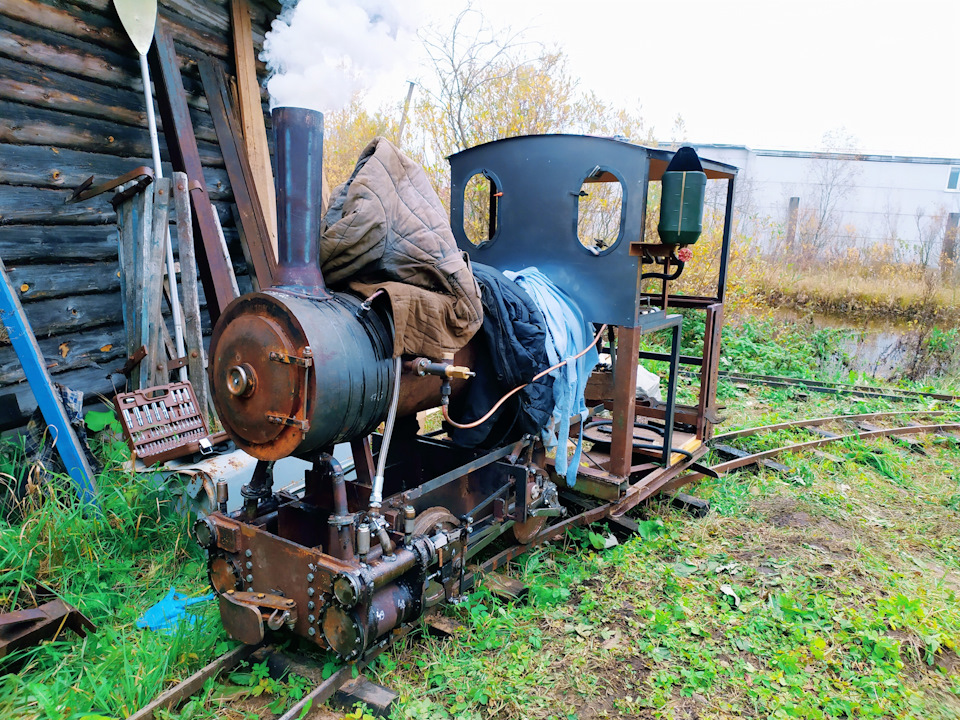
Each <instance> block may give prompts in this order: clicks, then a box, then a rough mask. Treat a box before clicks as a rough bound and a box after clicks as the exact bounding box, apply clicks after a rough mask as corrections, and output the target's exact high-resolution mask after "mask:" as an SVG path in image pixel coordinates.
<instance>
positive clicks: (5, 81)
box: [0, 57, 217, 164]
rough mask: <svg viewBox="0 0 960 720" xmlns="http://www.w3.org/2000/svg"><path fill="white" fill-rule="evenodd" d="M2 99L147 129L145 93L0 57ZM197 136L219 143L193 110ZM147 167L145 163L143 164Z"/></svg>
mask: <svg viewBox="0 0 960 720" xmlns="http://www.w3.org/2000/svg"><path fill="white" fill-rule="evenodd" d="M0 99H3V100H10V101H13V102H17V103H22V104H24V105H31V106H33V107H40V108H47V109H49V110H56V111H59V112H66V113H71V114H76V115H86V116H89V117H95V118H100V119H101V120H108V121H110V122H112V123H122V124H126V125H131V126H133V127H138V128H142V129H145V128H146V127H147V120H146V112H145V111H144V109H143V92H142V91H137V90H132V89H126V88H116V87H112V86H110V85H105V84H104V83H102V82H94V81H89V80H82V79H80V78H74V77H70V76H69V75H65V74H63V73H59V72H56V71H55V70H51V69H50V68H39V67H37V66H35V65H28V64H26V63H21V62H16V61H13V60H9V59H7V58H2V57H0ZM191 117H193V120H194V127H195V129H196V133H197V137H198V138H199V139H201V140H205V141H208V142H216V140H217V136H216V133H215V132H214V129H213V122H212V121H211V119H210V116H209V115H208V114H207V113H206V112H204V110H202V109H197V108H193V109H192V112H191ZM141 164H143V163H141Z"/></svg>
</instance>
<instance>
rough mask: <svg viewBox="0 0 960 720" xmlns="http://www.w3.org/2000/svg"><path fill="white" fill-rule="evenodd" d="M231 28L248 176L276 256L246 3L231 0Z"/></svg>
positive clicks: (272, 196)
mask: <svg viewBox="0 0 960 720" xmlns="http://www.w3.org/2000/svg"><path fill="white" fill-rule="evenodd" d="M230 15H231V21H232V27H233V54H234V60H235V63H236V69H237V97H238V103H237V105H238V106H239V112H240V123H241V126H242V129H243V141H244V145H245V146H246V149H247V159H248V161H249V163H250V173H251V175H252V176H253V184H254V186H255V188H256V194H257V197H258V198H259V200H260V205H261V208H262V214H263V218H264V220H265V221H266V224H267V232H268V233H269V235H270V247H271V248H273V256H274V257H276V256H277V193H276V187H275V185H274V181H273V169H272V168H271V165H270V147H269V145H268V144H267V127H266V125H265V123H264V120H263V105H262V101H261V95H260V91H261V88H260V85H259V83H258V82H257V67H256V51H255V50H254V46H253V29H252V27H251V25H250V3H249V0H230Z"/></svg>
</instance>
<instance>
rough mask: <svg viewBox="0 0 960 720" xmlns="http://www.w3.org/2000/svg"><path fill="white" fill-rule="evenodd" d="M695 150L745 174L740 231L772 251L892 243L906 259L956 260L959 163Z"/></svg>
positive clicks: (733, 148) (740, 183)
mask: <svg viewBox="0 0 960 720" xmlns="http://www.w3.org/2000/svg"><path fill="white" fill-rule="evenodd" d="M694 147H695V148H696V149H697V151H698V152H699V153H701V154H702V155H703V156H704V157H708V158H710V159H711V160H719V161H721V162H725V163H729V164H731V165H736V166H737V167H739V168H740V169H741V171H740V174H739V175H738V176H737V209H738V210H739V218H740V227H739V229H740V230H741V231H742V232H745V233H747V234H750V235H753V236H754V237H756V238H757V239H758V240H760V241H761V242H762V243H763V244H764V246H765V247H768V248H770V249H771V250H775V249H776V248H778V247H794V248H805V249H809V250H813V251H816V252H820V253H828V252H831V251H839V252H846V251H847V248H850V247H851V246H852V247H860V248H863V247H867V246H870V245H880V244H887V245H888V246H889V247H890V249H891V251H892V252H894V253H895V257H897V258H898V259H902V260H906V261H921V262H924V263H925V264H930V265H937V264H938V263H939V261H940V256H941V253H945V254H946V256H948V257H951V258H953V259H957V250H955V249H954V243H956V241H955V239H954V238H955V237H956V228H957V225H958V221H960V159H958V158H930V157H900V156H892V155H865V154H852V153H834V152H795V151H784V150H753V149H751V148H747V147H744V146H742V145H700V144H696V145H694ZM956 245H958V246H960V243H956ZM958 249H960V248H958Z"/></svg>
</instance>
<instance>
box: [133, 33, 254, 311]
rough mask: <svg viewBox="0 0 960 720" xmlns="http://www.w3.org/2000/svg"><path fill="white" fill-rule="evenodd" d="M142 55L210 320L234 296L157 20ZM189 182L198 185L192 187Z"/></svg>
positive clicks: (167, 43)
mask: <svg viewBox="0 0 960 720" xmlns="http://www.w3.org/2000/svg"><path fill="white" fill-rule="evenodd" d="M148 57H149V60H150V70H151V75H152V77H153V84H154V87H155V88H156V96H157V108H158V110H159V112H160V117H161V119H162V121H163V134H164V137H165V138H166V141H167V152H168V154H169V156H170V164H171V165H172V166H173V169H174V171H176V172H185V173H186V174H187V177H188V178H189V180H190V183H191V191H190V202H191V204H192V206H193V234H194V237H198V238H200V240H201V244H202V248H203V252H200V253H197V268H198V269H199V271H200V281H201V282H202V283H203V292H204V296H205V297H206V299H207V312H208V313H209V315H210V322H211V323H216V321H217V318H218V317H220V313H221V312H222V311H223V309H224V308H226V307H227V305H228V304H229V303H230V301H231V300H233V299H234V297H235V296H234V291H233V280H232V277H233V269H232V268H231V267H230V266H229V265H228V264H227V259H226V257H224V253H223V250H222V248H221V245H220V233H219V230H218V225H217V221H216V219H215V218H214V212H215V211H214V208H213V204H212V203H211V202H210V197H209V196H208V195H207V193H206V190H205V189H204V187H205V185H204V176H203V166H202V165H201V164H200V152H199V150H198V149H197V138H196V135H195V134H194V132H193V123H192V120H191V118H190V110H189V108H188V107H187V94H186V92H185V91H184V89H183V78H182V77H181V75H180V61H179V59H178V58H177V52H176V49H175V48H174V45H173V39H172V38H171V37H170V34H169V31H168V30H167V25H166V22H165V21H164V20H163V19H160V20H159V21H158V22H157V27H156V33H155V35H154V43H153V46H152V47H151V48H150V53H149V56H148ZM193 183H198V184H199V185H197V186H194V185H193ZM195 187H196V189H194V188H195Z"/></svg>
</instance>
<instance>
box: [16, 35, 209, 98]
mask: <svg viewBox="0 0 960 720" xmlns="http://www.w3.org/2000/svg"><path fill="white" fill-rule="evenodd" d="M116 22H117V24H118V25H119V21H116ZM18 48H20V52H18V51H17V49H18ZM0 57H7V58H10V59H11V60H16V61H18V62H22V63H27V64H30V65H35V66H38V67H39V68H40V71H41V72H48V71H51V70H53V71H57V72H61V73H64V74H66V75H69V76H71V79H76V80H80V81H97V82H99V83H101V84H104V85H108V86H111V87H116V88H124V89H127V90H132V91H133V92H134V93H135V94H136V95H138V96H140V97H141V98H142V97H143V82H142V81H141V77H140V65H139V63H138V62H137V56H136V53H134V52H133V51H132V50H128V49H127V48H124V49H123V51H122V52H114V51H112V50H107V49H104V48H102V47H98V46H97V45H94V44H91V43H87V42H84V41H82V40H78V39H76V38H72V37H68V36H65V35H62V34H59V33H55V32H51V31H50V30H46V29H44V28H42V27H38V26H36V25H30V24H27V23H21V22H17V21H15V20H8V19H3V21H2V23H0ZM180 62H181V68H186V67H188V66H189V65H190V64H191V61H190V60H189V59H188V58H183V59H181V60H180ZM68 87H69V86H68ZM198 87H199V85H198V83H197V82H196V81H195V80H193V79H189V80H188V81H187V89H188V100H187V102H188V104H189V105H190V106H191V107H193V108H197V109H199V110H206V108H207V104H206V102H207V101H206V98H204V97H203V96H202V94H201V93H200V92H199V89H198ZM134 107H135V106H134ZM141 107H142V106H141Z"/></svg>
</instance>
